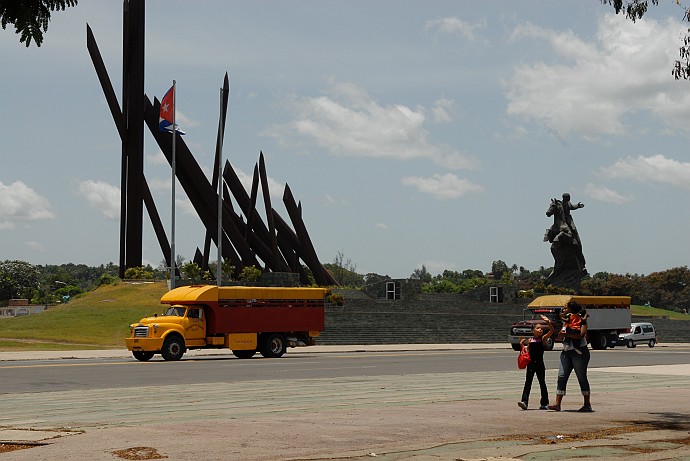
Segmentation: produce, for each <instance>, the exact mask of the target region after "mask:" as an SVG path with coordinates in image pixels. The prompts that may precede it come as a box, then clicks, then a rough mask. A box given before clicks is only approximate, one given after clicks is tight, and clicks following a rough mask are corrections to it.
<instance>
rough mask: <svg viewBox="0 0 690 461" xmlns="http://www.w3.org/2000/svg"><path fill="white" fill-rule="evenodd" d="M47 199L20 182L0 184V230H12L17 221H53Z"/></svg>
mask: <svg viewBox="0 0 690 461" xmlns="http://www.w3.org/2000/svg"><path fill="white" fill-rule="evenodd" d="M54 218H55V213H53V212H52V211H51V210H50V202H48V199H47V198H45V197H43V196H41V195H39V194H38V193H37V192H36V191H35V190H33V189H32V188H31V187H29V186H27V185H26V184H24V183H23V182H22V181H15V182H13V183H12V184H10V185H5V184H3V183H2V182H0V229H13V228H14V227H15V225H16V222H17V221H38V220H42V219H54Z"/></svg>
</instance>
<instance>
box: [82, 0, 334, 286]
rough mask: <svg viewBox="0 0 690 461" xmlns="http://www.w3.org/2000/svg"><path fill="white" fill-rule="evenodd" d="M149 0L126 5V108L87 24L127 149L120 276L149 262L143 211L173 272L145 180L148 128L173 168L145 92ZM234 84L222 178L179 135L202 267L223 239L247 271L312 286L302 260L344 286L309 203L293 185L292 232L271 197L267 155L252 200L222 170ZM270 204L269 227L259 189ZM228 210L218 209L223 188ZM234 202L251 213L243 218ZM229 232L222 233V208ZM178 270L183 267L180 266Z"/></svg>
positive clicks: (166, 136) (156, 105)
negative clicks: (286, 275)
mask: <svg viewBox="0 0 690 461" xmlns="http://www.w3.org/2000/svg"><path fill="white" fill-rule="evenodd" d="M144 6H145V1H144V0H125V1H124V2H123V50H122V99H121V102H122V105H120V103H119V102H118V99H117V96H116V94H115V90H114V89H113V86H112V83H111V81H110V77H109V75H108V72H107V70H106V67H105V64H104V62H103V59H102V57H101V54H100V51H99V49H98V45H97V44H96V39H95V37H94V35H93V32H92V31H91V28H90V27H89V26H88V24H87V26H86V45H87V49H88V51H89V55H90V56H91V61H92V62H93V66H94V68H95V70H96V75H97V76H98V80H99V82H100V84H101V88H102V89H103V93H104V95H105V99H106V101H107V103H108V107H109V109H110V113H111V115H112V117H113V121H114V122H115V127H116V128H117V131H118V134H119V135H120V140H121V142H122V152H121V159H122V162H121V181H120V194H121V208H120V276H121V277H122V276H124V272H125V270H126V269H128V268H130V267H139V266H141V265H142V227H143V210H144V208H146V212H147V214H148V216H149V219H150V220H151V224H152V226H153V229H154V232H155V234H156V238H157V240H158V243H159V245H160V248H161V251H162V253H163V255H164V257H165V261H166V264H167V265H168V267H171V266H172V265H173V264H175V261H171V259H172V258H171V254H170V253H171V248H170V241H169V240H168V237H167V235H166V232H165V229H164V227H163V224H162V222H161V219H160V216H159V214H158V210H157V208H156V204H155V202H154V200H153V196H152V195H151V191H150V189H149V186H148V183H147V181H146V177H145V175H144V127H145V126H146V127H148V129H149V132H150V133H151V135H152V136H153V137H154V139H155V140H156V142H157V143H158V146H159V147H160V149H161V151H162V152H163V154H164V155H165V157H166V159H167V160H168V163H170V164H171V167H172V158H173V156H172V144H173V142H172V139H171V138H172V136H171V134H170V133H166V132H161V131H160V130H159V114H160V112H159V111H160V102H159V101H158V100H157V99H154V100H153V101H151V100H150V99H149V98H148V96H147V95H146V94H145V93H144V16H145V14H144V13H145V8H144ZM228 93H229V82H228V76H227V73H226V74H225V79H224V81H223V87H222V88H221V111H220V115H219V121H218V126H219V130H218V139H217V140H216V158H215V165H214V177H213V180H212V182H210V181H209V180H208V178H207V177H206V175H205V174H204V173H203V171H202V169H201V167H200V166H199V164H198V163H197V161H196V159H195V158H194V155H193V154H192V152H191V151H190V149H189V147H188V146H187V145H186V144H185V142H184V140H183V139H182V138H181V137H180V135H179V134H177V133H176V134H174V136H175V137H176V138H175V148H176V152H175V160H176V168H175V177H176V180H177V181H179V183H180V185H181V186H182V188H183V189H184V191H185V193H186V194H187V196H188V198H189V200H190V201H191V203H192V205H193V206H194V209H195V211H196V213H197V215H198V217H199V219H200V220H201V222H202V224H203V226H204V228H205V230H206V232H205V235H204V236H203V245H202V246H203V252H202V251H201V250H199V249H198V248H197V251H196V253H195V256H194V262H196V263H197V264H199V266H200V267H201V269H202V270H207V269H208V261H209V252H210V244H211V241H213V242H214V243H215V244H216V246H218V243H219V242H218V240H219V237H218V236H219V235H222V237H220V240H221V246H220V248H221V253H222V257H223V259H228V260H229V261H231V263H232V264H233V265H234V266H235V270H236V272H238V273H239V272H240V271H241V270H242V268H243V267H245V266H256V267H257V268H260V269H261V270H262V271H263V272H292V273H297V274H299V278H300V283H302V284H307V283H309V280H308V277H307V272H306V271H305V269H304V267H303V266H302V263H301V261H302V262H304V265H306V266H307V267H308V268H309V270H311V272H312V275H313V277H314V280H315V281H316V283H318V284H319V285H337V282H336V281H335V279H334V278H333V276H332V275H331V274H330V273H329V272H328V271H326V269H325V268H324V267H323V265H322V264H321V263H320V262H319V258H318V257H317V255H316V251H315V249H314V246H313V244H312V242H311V238H310V237H309V233H308V232H307V228H306V226H305V224H304V221H303V220H302V206H301V204H300V203H296V202H295V199H294V197H293V195H292V191H291V190H290V187H289V186H288V185H287V184H286V186H285V191H284V194H283V203H284V205H285V209H286V210H287V213H288V215H289V219H290V222H291V223H292V227H290V225H289V224H288V222H287V221H285V220H284V219H283V218H282V217H281V216H280V215H279V214H278V213H277V212H276V210H275V209H274V208H273V207H272V206H271V200H270V196H269V193H268V177H267V174H266V165H265V162H264V156H263V153H260V155H259V161H258V167H255V168H254V178H253V184H252V195H251V197H250V196H249V195H248V194H247V192H246V191H245V189H244V187H243V186H242V184H241V183H240V180H239V178H238V176H237V174H236V172H235V170H234V169H233V167H232V165H230V162H229V161H226V162H225V164H224V165H221V149H220V146H222V141H223V134H224V132H225V119H226V114H227V103H228ZM221 167H222V180H223V184H222V188H219V187H218V179H217V178H218V177H219V176H220V175H219V174H218V173H219V172H220V169H221ZM259 184H261V192H262V196H263V201H264V204H265V215H266V222H264V220H263V219H262V218H261V216H260V215H259V213H258V212H257V210H256V207H255V205H256V199H257V193H258V187H259ZM221 189H222V191H223V193H222V194H221V195H222V197H221V206H220V207H219V206H218V202H219V200H218V199H219V197H218V195H219V193H218V192H217V191H219V190H221ZM232 199H234V200H235V202H236V203H237V205H238V207H239V209H240V211H241V212H242V213H243V215H244V216H246V221H245V220H244V218H243V217H242V215H238V214H237V213H236V212H235V209H234V208H233V205H232ZM219 208H220V217H221V219H220V222H221V232H218V231H217V229H218V226H219V225H218V222H219V219H218V218H219V212H218V210H219ZM176 270H177V269H176Z"/></svg>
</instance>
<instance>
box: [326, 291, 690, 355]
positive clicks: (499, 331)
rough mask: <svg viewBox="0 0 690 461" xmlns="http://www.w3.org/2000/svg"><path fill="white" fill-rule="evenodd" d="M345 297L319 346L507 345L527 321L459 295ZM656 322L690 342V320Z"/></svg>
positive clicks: (660, 330)
mask: <svg viewBox="0 0 690 461" xmlns="http://www.w3.org/2000/svg"><path fill="white" fill-rule="evenodd" d="M344 295H345V305H344V306H327V307H326V330H325V331H324V332H323V333H322V334H321V336H320V337H319V339H318V340H317V343H318V344H324V345H328V344H332V345H336V344H442V343H448V344H462V343H475V344H476V343H487V342H496V343H501V342H505V343H506V344H507V343H508V339H507V338H508V332H509V329H510V326H511V325H512V324H513V323H514V322H516V321H518V320H521V319H522V318H523V311H524V309H525V308H526V305H527V302H525V303H520V304H517V303H489V302H488V301H486V302H484V301H478V300H476V299H472V298H465V297H463V296H462V295H458V294H455V293H449V294H426V293H425V294H422V295H421V296H420V297H419V299H416V300H409V299H406V300H396V301H389V300H377V299H371V298H368V297H366V296H362V295H359V294H357V293H344ZM633 321H634V320H633ZM652 323H654V326H655V327H656V329H657V334H658V335H659V339H660V341H661V342H690V321H682V320H668V319H652Z"/></svg>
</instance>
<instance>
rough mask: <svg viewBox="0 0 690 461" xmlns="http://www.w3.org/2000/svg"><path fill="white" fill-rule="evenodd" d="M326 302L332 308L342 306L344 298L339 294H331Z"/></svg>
mask: <svg viewBox="0 0 690 461" xmlns="http://www.w3.org/2000/svg"><path fill="white" fill-rule="evenodd" d="M328 300H329V301H330V302H331V304H333V305H334V306H342V305H344V304H345V296H343V295H341V294H340V293H332V294H331V296H329V298H328Z"/></svg>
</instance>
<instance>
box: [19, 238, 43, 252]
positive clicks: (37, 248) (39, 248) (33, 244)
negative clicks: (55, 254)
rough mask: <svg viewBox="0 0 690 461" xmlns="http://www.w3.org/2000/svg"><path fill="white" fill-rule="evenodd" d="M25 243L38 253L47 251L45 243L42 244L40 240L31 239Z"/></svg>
mask: <svg viewBox="0 0 690 461" xmlns="http://www.w3.org/2000/svg"><path fill="white" fill-rule="evenodd" d="M24 245H26V246H27V247H29V248H31V249H32V250H34V251H36V252H38V253H43V252H44V251H45V247H44V246H43V245H41V244H40V243H38V242H34V241H31V240H30V241H27V242H24Z"/></svg>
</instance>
